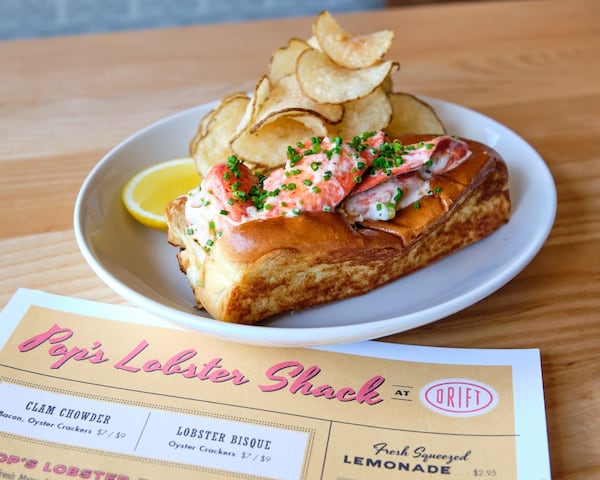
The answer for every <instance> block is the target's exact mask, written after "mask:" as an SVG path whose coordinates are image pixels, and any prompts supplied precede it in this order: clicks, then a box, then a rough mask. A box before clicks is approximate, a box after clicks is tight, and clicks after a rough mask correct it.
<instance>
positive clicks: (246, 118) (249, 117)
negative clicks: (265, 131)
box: [232, 75, 271, 138]
mask: <svg viewBox="0 0 600 480" xmlns="http://www.w3.org/2000/svg"><path fill="white" fill-rule="evenodd" d="M270 93H271V82H270V81H269V78H268V77H267V76H266V75H263V76H262V77H261V78H260V80H259V81H258V82H257V83H256V86H255V87H254V93H253V94H252V97H250V101H249V102H248V104H247V105H246V110H245V112H244V114H243V115H242V118H241V119H240V122H239V124H238V127H237V129H236V130H235V131H234V132H233V135H232V138H236V137H238V136H239V135H241V133H242V132H243V131H244V130H245V129H246V128H249V127H250V126H251V125H252V124H253V123H254V120H255V119H256V116H257V114H258V111H259V109H260V108H262V105H263V103H264V102H265V101H266V100H267V99H268V98H269V94H270Z"/></svg>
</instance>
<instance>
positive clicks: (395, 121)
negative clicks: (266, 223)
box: [385, 92, 446, 137]
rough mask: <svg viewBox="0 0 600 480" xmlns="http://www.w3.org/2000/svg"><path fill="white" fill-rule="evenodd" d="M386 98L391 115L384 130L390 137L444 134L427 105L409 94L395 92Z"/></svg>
mask: <svg viewBox="0 0 600 480" xmlns="http://www.w3.org/2000/svg"><path fill="white" fill-rule="evenodd" d="M388 96H389V98H390V101H391V103H392V110H393V115H392V120H391V122H390V124H389V125H388V126H387V128H386V129H385V130H386V133H387V134H388V135H390V136H391V137H398V136H399V135H401V134H403V133H434V134H441V133H446V128H445V127H444V124H443V123H442V121H441V120H440V119H439V117H438V116H437V114H436V113H435V110H434V109H433V108H432V107H431V106H430V105H429V104H428V103H426V102H424V101H423V100H420V99H419V98H417V97H416V96H414V95H412V94H410V93H401V92H396V93H389V94H388Z"/></svg>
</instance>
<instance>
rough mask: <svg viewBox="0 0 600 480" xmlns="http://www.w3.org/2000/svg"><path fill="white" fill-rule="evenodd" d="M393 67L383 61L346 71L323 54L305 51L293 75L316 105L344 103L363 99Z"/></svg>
mask: <svg viewBox="0 0 600 480" xmlns="http://www.w3.org/2000/svg"><path fill="white" fill-rule="evenodd" d="M395 65H396V64H395V63H394V62H391V61H386V62H382V63H380V64H377V65H375V66H373V67H369V68H363V69H361V70H349V69H347V68H344V67H340V66H338V65H336V64H335V63H333V62H332V61H331V60H330V59H329V58H328V57H327V56H326V55H324V54H323V53H321V52H319V51H317V50H314V49H308V50H305V51H304V52H302V54H301V55H300V57H298V64H297V65H296V76H297V78H298V83H299V84H300V87H301V88H302V90H303V91H304V93H305V94H306V95H307V96H308V97H310V98H312V99H313V100H314V101H315V102H319V103H345V102H349V101H351V100H357V99H359V98H362V97H364V96H366V95H368V94H369V93H371V92H372V91H373V90H375V89H376V88H377V87H378V86H379V85H381V84H382V83H383V82H384V81H385V79H386V77H387V76H388V75H389V74H390V72H391V71H392V68H393V67H394V66H395Z"/></svg>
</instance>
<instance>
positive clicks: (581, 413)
mask: <svg viewBox="0 0 600 480" xmlns="http://www.w3.org/2000/svg"><path fill="white" fill-rule="evenodd" d="M337 18H338V19H339V20H340V22H341V23H342V25H343V26H345V28H347V29H348V30H350V31H354V32H366V31H373V30H376V29H381V28H391V29H395V30H396V38H395V41H394V45H393V47H392V51H391V52H390V55H389V57H390V58H394V59H399V60H400V61H401V63H402V68H401V70H400V71H399V72H398V73H397V74H396V77H395V83H396V85H397V86H398V87H399V88H400V89H402V90H404V91H409V92H414V93H418V94H424V95H429V96H432V97H437V98H440V99H444V100H447V101H451V102H455V103H458V104H462V105H465V106H468V107H471V108H473V109H476V110H479V111H480V112H482V113H484V114H486V115H488V116H491V117H493V118H495V119H496V120H498V121H500V122H501V123H503V124H505V125H507V126H508V127H510V128H511V129H513V130H515V131H516V132H517V133H518V134H519V135H521V136H522V137H524V138H525V139H526V140H527V141H528V142H530V143H531V144H532V145H533V146H534V147H535V148H536V149H537V150H538V152H539V153H540V154H541V155H542V156H543V158H544V159H545V160H546V162H547V163H548V165H549V167H550V169H551V171H552V174H553V176H554V178H555V181H556V185H557V189H558V198H559V206H558V213H557V218H556V223H555V225H554V228H553V231H552V233H551V235H550V237H549V239H548V241H547V242H546V244H545V246H544V247H543V249H542V250H541V252H540V253H539V254H538V255H537V257H536V258H535V259H534V260H533V261H532V262H531V264H530V265H529V266H528V267H527V268H525V270H524V271H523V272H522V273H521V274H520V275H518V276H517V278H515V279H514V280H513V281H511V282H510V283H509V284H508V285H506V286H505V287H503V288H502V289H501V290H499V291H498V292H497V293H495V294H493V295H491V296H490V297H489V298H486V299H485V300H483V301H481V302H479V303H477V304H476V305H474V306H472V307H471V308H468V309H466V310H464V311H462V312H460V313H457V314H455V315H452V316H451V317H449V318H446V319H444V320H441V321H438V322H436V323H434V324H431V325H429V326H426V327H423V328H419V329H416V330H413V331H409V332H406V333H402V334H398V335H394V336H392V337H389V338H386V339H385V340H386V341H394V342H399V343H413V344H422V345H438V346H450V347H482V348H529V347H534V348H540V349H541V352H542V359H543V373H544V384H545V395H546V406H547V419H548V429H549V441H550V454H551V462H552V469H553V474H554V478H557V479H558V478H569V479H591V478H600V435H599V434H600V313H599V311H600V300H599V298H600V269H599V267H600V264H599V262H598V259H599V256H598V252H599V248H598V242H599V241H600V213H599V212H600V208H599V207H600V195H599V194H600V148H599V145H598V140H599V138H600V61H599V59H600V29H599V28H598V19H600V3H598V2H597V1H596V0H569V1H565V0H532V1H498V2H482V3H477V2H469V3H461V4H445V5H432V6H422V7H411V8H404V9H402V8H398V9H392V10H387V11H376V12H370V13H357V14H349V15H339V16H337ZM311 23H312V18H299V19H285V20H275V21H259V22H249V23H244V24H229V25H214V26H203V27H186V28H176V29H167V30H154V31H139V32H129V33H113V34H104V35H94V36H79V37H65V38H52V39H43V40H26V41H17V42H4V43H0V65H1V68H0V172H1V174H0V201H1V204H2V210H1V211H0V225H2V228H1V229H0V306H3V305H5V304H6V302H7V301H8V300H9V298H10V297H11V296H12V295H13V294H14V292H15V291H16V289H17V288H19V287H29V288H35V289H42V290H46V291H49V292H54V293H59V294H65V295H71V296H76V297H81V298H86V299H93V300H101V301H106V302H113V303H125V302H124V300H123V299H121V298H120V297H118V296H117V295H116V294H115V293H113V292H112V291H111V290H110V289H109V288H108V287H106V286H105V285H104V284H103V283H102V282H101V281H100V280H99V279H98V278H97V277H96V275H95V274H94V273H93V272H92V270H91V269H90V268H89V267H88V266H87V264H86V263H85V262H84V260H83V258H82V256H81V254H80V253H79V251H78V248H77V245H76V243H75V239H74V235H73V228H72V212H73V204H74V200H75V197H76V195H77V192H78V190H79V187H80V186H81V184H82V182H83V180H84V178H85V177H86V175H87V174H88V172H89V171H90V169H91V168H92V167H93V166H94V164H95V163H96V162H97V161H98V160H99V159H100V158H101V157H102V156H103V155H104V154H105V153H106V152H107V151H108V150H109V149H110V148H111V147H112V146H113V145H115V144H116V143H118V142H119V141H121V140H122V139H124V138H126V137H127V136H129V135H130V134H132V133H133V132H135V131H136V130H138V129H140V128H142V127H144V126H146V125H148V124H150V123H152V122H154V121H156V120H158V119H160V118H162V117H165V116H166V115H169V114H171V113H174V112H177V111H179V110H181V109H184V108H188V107H191V106H194V105H197V104H201V103H204V102H207V101H210V100H215V99H219V98H222V97H223V96H224V95H226V94H227V93H230V92H233V91H237V90H249V89H251V88H252V87H253V85H254V83H255V81H256V79H258V78H259V76H260V75H261V74H262V73H264V72H265V71H266V66H267V61H268V58H269V55H270V53H271V51H272V50H273V49H274V48H275V47H277V46H280V45H284V44H285V42H286V41H287V39H288V38H289V37H291V36H298V37H307V36H308V35H309V34H310V28H311Z"/></svg>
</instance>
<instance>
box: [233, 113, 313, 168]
mask: <svg viewBox="0 0 600 480" xmlns="http://www.w3.org/2000/svg"><path fill="white" fill-rule="evenodd" d="M313 118H318V117H313ZM321 133H322V132H319V131H316V130H315V128H310V127H307V126H306V124H305V122H303V121H301V117H292V116H281V117H278V118H277V119H276V120H273V121H272V122H269V123H267V124H264V125H263V126H262V127H261V128H260V129H258V130H257V131H256V132H254V133H250V131H249V130H248V129H246V130H244V131H243V132H242V133H241V134H240V135H239V136H238V137H237V138H235V139H233V140H232V142H231V149H232V150H233V152H234V153H235V154H236V155H237V156H238V157H239V158H240V159H241V160H244V161H246V162H249V163H251V164H253V165H254V166H255V167H256V168H257V169H258V170H262V171H268V170H271V169H273V168H276V167H279V166H281V165H283V164H284V163H285V161H286V158H287V147H288V146H290V145H295V144H296V142H297V141H298V139H300V138H311V137H313V136H319V135H320V134H321Z"/></svg>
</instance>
